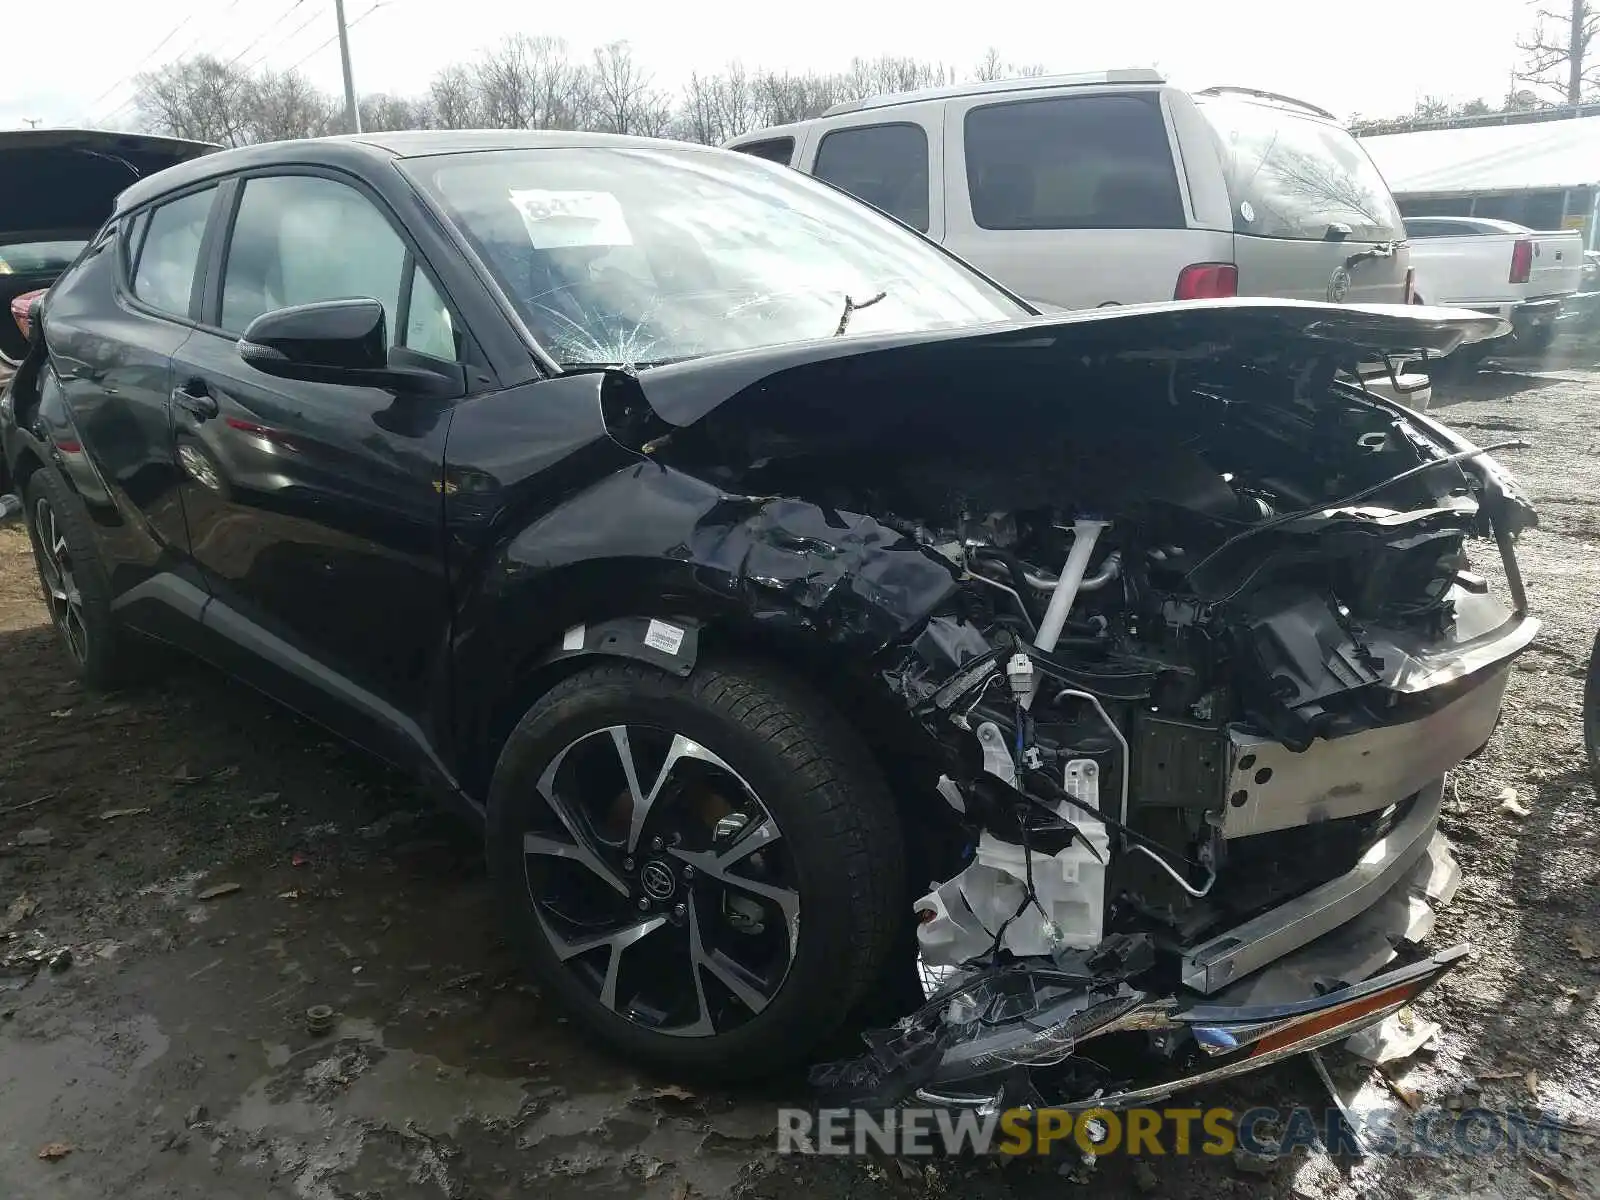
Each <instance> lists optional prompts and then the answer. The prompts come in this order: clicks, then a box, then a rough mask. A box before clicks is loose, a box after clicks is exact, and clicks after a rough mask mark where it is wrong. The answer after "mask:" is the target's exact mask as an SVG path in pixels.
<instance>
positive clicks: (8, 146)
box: [0, 129, 217, 243]
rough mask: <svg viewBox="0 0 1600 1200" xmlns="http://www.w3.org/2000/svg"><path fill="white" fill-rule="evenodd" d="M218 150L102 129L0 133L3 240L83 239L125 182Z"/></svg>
mask: <svg viewBox="0 0 1600 1200" xmlns="http://www.w3.org/2000/svg"><path fill="white" fill-rule="evenodd" d="M215 149H217V147H216V146H213V145H210V144H209V143H206V142H191V141H186V140H184V139H182V138H169V137H156V136H153V135H150V134H142V133H115V132H112V131H109V130H101V129H20V130H6V131H4V132H0V179H3V180H5V184H6V186H5V187H3V188H0V243H5V242H17V241H26V240H39V241H45V240H49V239H50V238H51V237H52V236H72V235H77V236H81V237H87V236H88V235H89V234H91V233H93V232H94V231H95V230H96V229H98V228H100V226H101V225H102V224H104V223H105V220H106V218H107V217H109V216H110V215H111V211H112V209H113V207H114V206H115V204H116V199H117V195H118V194H119V193H120V192H121V191H122V190H123V189H124V188H126V187H127V186H128V185H129V184H131V183H134V182H135V181H137V180H140V179H143V178H145V177H146V176H148V175H153V174H155V173H156V172H157V171H161V170H164V169H165V168H167V167H170V166H174V165H175V164H177V163H180V162H184V161H186V160H188V159H191V158H197V157H199V156H200V155H202V154H208V153H210V152H211V151H212V150H215Z"/></svg>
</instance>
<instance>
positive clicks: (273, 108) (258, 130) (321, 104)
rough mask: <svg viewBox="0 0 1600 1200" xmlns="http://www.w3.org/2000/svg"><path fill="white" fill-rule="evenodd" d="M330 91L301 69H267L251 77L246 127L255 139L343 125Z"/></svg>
mask: <svg viewBox="0 0 1600 1200" xmlns="http://www.w3.org/2000/svg"><path fill="white" fill-rule="evenodd" d="M335 109H336V106H335V105H334V103H333V101H332V99H331V98H330V97H329V96H328V94H327V93H326V92H323V91H320V90H319V89H317V88H315V87H313V86H312V85H311V81H310V80H308V79H307V78H306V77H305V76H304V75H302V74H300V72H298V71H284V72H283V73H281V74H279V73H276V72H270V71H264V72H262V73H260V74H258V75H256V76H255V77H254V78H252V79H251V80H250V81H249V90H248V92H247V106H246V110H245V129H246V132H247V133H248V135H249V136H248V140H249V141H252V142H276V141H284V140H287V139H289V138H303V137H318V136H321V135H322V134H326V133H334V132H337V131H338V130H340V129H342V128H343V125H342V123H341V122H340V120H339V113H338V112H337V111H336V110H335Z"/></svg>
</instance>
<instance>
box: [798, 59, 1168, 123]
mask: <svg viewBox="0 0 1600 1200" xmlns="http://www.w3.org/2000/svg"><path fill="white" fill-rule="evenodd" d="M1165 82H1166V79H1165V78H1164V77H1163V76H1162V74H1161V73H1160V72H1159V71H1152V70H1150V69H1149V68H1148V67H1129V68H1126V69H1123V70H1117V71H1089V72H1085V73H1083V74H1080V75H1032V76H1026V77H1024V78H1022V79H988V80H981V81H979V82H977V83H958V84H955V85H954V86H950V87H937V88H923V89H922V90H921V91H916V92H892V93H889V94H887V95H883V96H868V97H867V98H866V99H865V100H846V101H844V102H843V103H840V104H835V105H834V106H833V107H832V108H830V109H828V110H827V111H826V112H824V113H823V114H822V115H823V116H825V117H833V116H838V115H839V114H840V113H850V112H862V111H863V110H865V109H869V108H892V107H894V106H895V105H897V104H916V103H919V102H920V101H923V100H945V99H949V98H952V97H956V96H986V95H989V94H990V93H991V92H1021V91H1034V90H1036V89H1046V88H1059V87H1090V86H1093V85H1094V84H1105V83H1165Z"/></svg>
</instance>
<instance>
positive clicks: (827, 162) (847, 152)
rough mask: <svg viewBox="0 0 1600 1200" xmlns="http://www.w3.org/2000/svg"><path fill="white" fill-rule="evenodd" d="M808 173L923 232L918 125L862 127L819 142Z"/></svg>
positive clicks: (924, 159) (924, 184)
mask: <svg viewBox="0 0 1600 1200" xmlns="http://www.w3.org/2000/svg"><path fill="white" fill-rule="evenodd" d="M812 173H813V174H814V175H816V177H817V178H818V179H825V180H827V181H828V182H829V183H831V184H833V185H834V186H835V187H841V188H843V189H844V190H845V191H847V192H849V193H850V194H851V195H852V196H855V197H857V198H859V199H862V200H865V201H866V202H867V203H868V204H870V205H872V206H873V207H874V208H877V209H881V210H882V211H883V212H886V213H889V214H890V215H891V216H895V217H899V218H900V219H901V220H902V221H904V222H905V223H906V224H907V225H909V226H911V228H913V229H916V230H920V231H921V232H923V233H927V232H928V135H927V134H926V133H925V132H924V131H923V128H922V126H921V125H910V124H904V123H897V124H893V125H864V126H861V127H859V128H856V129H836V130H834V131H833V132H832V133H830V134H828V135H827V136H826V137H824V138H823V139H822V145H821V146H820V147H818V149H817V165H816V166H815V167H814V168H812Z"/></svg>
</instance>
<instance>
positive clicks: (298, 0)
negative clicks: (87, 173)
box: [100, 0, 310, 121]
mask: <svg viewBox="0 0 1600 1200" xmlns="http://www.w3.org/2000/svg"><path fill="white" fill-rule="evenodd" d="M238 3H239V0H233V2H232V3H231V4H229V5H228V7H227V8H225V9H224V10H223V12H222V14H221V15H223V16H226V15H227V13H228V12H230V11H231V10H232V9H233V8H234V6H235V5H237V4H238ZM303 3H305V0H293V3H291V4H290V5H289V7H288V8H286V9H284V10H282V11H281V12H280V13H279V14H278V16H277V17H275V18H273V20H272V22H271V24H272V25H277V24H279V23H280V22H282V21H284V20H286V19H287V18H288V17H289V15H290V14H291V13H293V12H294V10H295V9H297V8H299V7H300V5H301V4H303ZM307 24H310V21H309V20H308V21H306V22H305V23H303V24H302V25H301V26H300V28H302V29H303V28H304V27H305V25H307ZM202 37H203V35H202ZM200 41H201V38H199V37H197V38H195V39H193V40H191V41H190V43H189V44H188V46H186V47H185V48H184V51H183V52H181V53H179V54H175V55H173V57H172V59H171V61H173V62H177V61H180V60H181V59H183V58H184V57H186V56H187V53H188V51H189V50H192V49H193V48H194V47H195V46H197V45H199V43H200ZM253 48H254V43H252V44H251V45H247V46H246V47H245V48H244V49H243V50H241V51H240V52H239V53H238V54H237V55H235V56H234V57H233V59H232V60H231V61H230V62H228V63H227V66H228V67H232V66H233V64H234V63H236V62H238V61H239V59H241V58H243V57H244V56H245V55H246V54H248V53H249V52H250V50H251V49H253ZM136 74H137V73H136V72H135V73H134V74H130V75H127V76H124V77H123V79H122V80H119V81H118V82H117V83H115V84H113V85H112V90H113V91H115V90H116V88H118V87H120V86H121V85H122V83H124V82H126V81H127V80H128V79H132V78H134V77H135V75H136ZM138 101H139V92H138V91H137V90H135V92H134V93H133V95H131V96H129V97H128V98H127V99H126V100H124V101H123V102H122V103H121V104H119V105H118V106H117V107H116V108H114V109H112V110H111V111H110V112H109V113H107V114H105V116H103V117H101V118H100V120H101V121H110V120H111V119H112V118H113V117H115V116H117V115H119V114H120V113H122V112H124V111H125V110H127V109H129V108H131V107H132V106H133V105H134V104H136V103H138Z"/></svg>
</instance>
